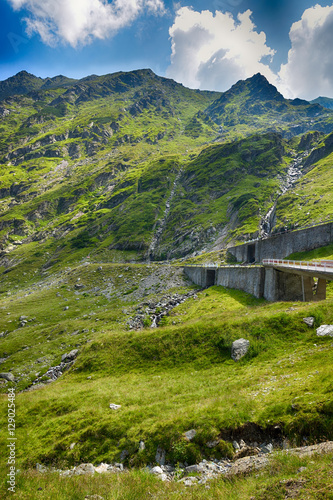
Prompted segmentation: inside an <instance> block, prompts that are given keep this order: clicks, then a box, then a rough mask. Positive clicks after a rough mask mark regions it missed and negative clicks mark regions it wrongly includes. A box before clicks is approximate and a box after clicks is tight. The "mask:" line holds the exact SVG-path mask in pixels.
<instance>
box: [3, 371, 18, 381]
mask: <svg viewBox="0 0 333 500" xmlns="http://www.w3.org/2000/svg"><path fill="white" fill-rule="evenodd" d="M0 378H4V379H5V380H7V381H8V382H15V377H14V375H13V374H12V373H0Z"/></svg>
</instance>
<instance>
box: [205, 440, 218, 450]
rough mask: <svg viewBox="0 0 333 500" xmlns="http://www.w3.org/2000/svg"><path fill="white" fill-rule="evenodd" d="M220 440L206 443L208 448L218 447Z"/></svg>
mask: <svg viewBox="0 0 333 500" xmlns="http://www.w3.org/2000/svg"><path fill="white" fill-rule="evenodd" d="M219 442H220V440H219V439H215V440H214V441H208V442H207V443H206V446H207V448H215V446H217V445H218V444H219Z"/></svg>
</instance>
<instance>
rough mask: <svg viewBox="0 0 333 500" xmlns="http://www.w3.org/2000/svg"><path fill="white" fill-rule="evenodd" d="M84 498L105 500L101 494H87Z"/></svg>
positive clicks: (86, 499)
mask: <svg viewBox="0 0 333 500" xmlns="http://www.w3.org/2000/svg"><path fill="white" fill-rule="evenodd" d="M84 500H104V497H101V495H86V496H85V497H84Z"/></svg>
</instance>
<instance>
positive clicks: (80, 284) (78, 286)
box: [74, 283, 85, 290]
mask: <svg viewBox="0 0 333 500" xmlns="http://www.w3.org/2000/svg"><path fill="white" fill-rule="evenodd" d="M74 288H75V289H76V290H81V289H82V288H85V285H82V283H75V286H74Z"/></svg>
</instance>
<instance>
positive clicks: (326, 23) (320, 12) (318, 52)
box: [279, 5, 333, 99]
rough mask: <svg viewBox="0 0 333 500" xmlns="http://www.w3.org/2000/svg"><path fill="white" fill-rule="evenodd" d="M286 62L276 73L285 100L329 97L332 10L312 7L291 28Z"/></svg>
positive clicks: (331, 93)
mask: <svg viewBox="0 0 333 500" xmlns="http://www.w3.org/2000/svg"><path fill="white" fill-rule="evenodd" d="M289 36H290V41H291V49H290V51H289V53H288V62H287V63H286V64H285V65H282V66H281V70H280V72H279V77H280V88H281V90H282V92H283V93H284V94H286V95H287V96H289V97H301V98H303V99H313V98H315V97H318V96H319V95H324V96H333V52H332V47H333V6H330V7H329V6H327V7H321V6H320V5H315V6H314V7H311V8H310V9H307V10H305V11H304V13H303V15H302V18H301V20H300V21H298V22H296V23H294V24H293V25H292V26H291V29H290V32H289Z"/></svg>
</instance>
